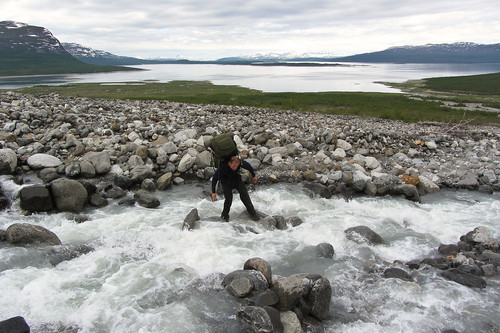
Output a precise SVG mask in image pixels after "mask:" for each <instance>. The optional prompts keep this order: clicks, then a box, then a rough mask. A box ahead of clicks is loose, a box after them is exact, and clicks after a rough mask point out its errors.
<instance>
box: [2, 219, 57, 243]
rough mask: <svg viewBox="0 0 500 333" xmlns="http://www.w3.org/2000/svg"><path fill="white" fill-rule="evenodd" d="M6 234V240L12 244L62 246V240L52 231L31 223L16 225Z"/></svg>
mask: <svg viewBox="0 0 500 333" xmlns="http://www.w3.org/2000/svg"><path fill="white" fill-rule="evenodd" d="M5 232H6V240H7V242H8V243H10V244H21V245H24V244H43V245H61V244H62V243H61V240H60V239H59V238H58V237H57V235H56V234H54V233H53V232H52V231H50V230H48V229H46V228H44V227H42V226H39V225H33V224H29V223H14V224H12V225H10V226H9V227H8V228H7V230H6V231H5Z"/></svg>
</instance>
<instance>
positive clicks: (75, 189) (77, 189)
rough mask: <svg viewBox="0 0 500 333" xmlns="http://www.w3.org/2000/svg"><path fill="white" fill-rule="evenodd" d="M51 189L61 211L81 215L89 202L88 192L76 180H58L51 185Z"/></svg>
mask: <svg viewBox="0 0 500 333" xmlns="http://www.w3.org/2000/svg"><path fill="white" fill-rule="evenodd" d="M50 189H51V191H52V195H53V198H54V202H55V205H56V208H57V209H58V210H59V211H64V212H73V213H79V212H81V211H82V210H83V207H84V206H85V203H86V202H87V197H88V193H87V190H86V189H85V187H84V186H83V185H82V184H81V183H80V182H78V181H76V180H72V179H66V178H59V179H56V180H54V181H52V182H51V183H50Z"/></svg>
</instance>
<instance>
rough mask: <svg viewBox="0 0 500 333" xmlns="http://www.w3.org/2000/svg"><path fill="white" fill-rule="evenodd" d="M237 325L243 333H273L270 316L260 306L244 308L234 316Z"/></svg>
mask: <svg viewBox="0 0 500 333" xmlns="http://www.w3.org/2000/svg"><path fill="white" fill-rule="evenodd" d="M236 319H237V320H238V323H240V325H241V326H242V327H243V328H244V329H245V332H255V333H274V332H275V330H274V327H273V323H272V320H271V316H270V315H269V314H268V313H267V311H266V310H265V309H264V308H263V307H260V306H246V307H244V308H242V309H241V310H240V311H238V313H237V314H236Z"/></svg>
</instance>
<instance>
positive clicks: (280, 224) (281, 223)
mask: <svg viewBox="0 0 500 333" xmlns="http://www.w3.org/2000/svg"><path fill="white" fill-rule="evenodd" d="M273 218H274V220H275V221H276V229H279V230H286V229H287V225H286V220H285V218H284V217H283V216H281V215H273Z"/></svg>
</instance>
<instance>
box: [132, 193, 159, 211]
mask: <svg viewBox="0 0 500 333" xmlns="http://www.w3.org/2000/svg"><path fill="white" fill-rule="evenodd" d="M134 199H135V201H136V202H137V203H138V204H139V205H140V206H142V207H146V208H156V207H158V206H160V200H159V199H158V198H157V197H155V196H154V195H152V194H151V193H149V192H146V191H144V190H139V191H137V192H136V193H135V194H134Z"/></svg>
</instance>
